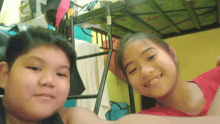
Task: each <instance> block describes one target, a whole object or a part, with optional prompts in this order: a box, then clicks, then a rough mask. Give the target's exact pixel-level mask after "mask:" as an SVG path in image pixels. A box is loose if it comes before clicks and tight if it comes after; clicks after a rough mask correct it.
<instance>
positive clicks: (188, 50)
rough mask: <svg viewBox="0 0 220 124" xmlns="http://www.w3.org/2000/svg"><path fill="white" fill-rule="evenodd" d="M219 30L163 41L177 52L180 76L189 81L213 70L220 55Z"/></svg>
mask: <svg viewBox="0 0 220 124" xmlns="http://www.w3.org/2000/svg"><path fill="white" fill-rule="evenodd" d="M219 36H220V28H217V29H212V30H208V31H203V32H198V33H193V34H188V35H184V36H179V37H174V38H169V39H165V41H166V42H167V43H168V44H169V45H171V46H173V47H174V49H176V52H177V56H178V59H179V63H180V64H179V65H180V76H181V77H182V79H183V80H191V79H193V78H195V77H196V76H198V75H199V74H201V73H204V72H206V71H207V70H209V69H211V68H214V67H215V65H216V60H217V57H218V56H219V55H220V38H219Z"/></svg>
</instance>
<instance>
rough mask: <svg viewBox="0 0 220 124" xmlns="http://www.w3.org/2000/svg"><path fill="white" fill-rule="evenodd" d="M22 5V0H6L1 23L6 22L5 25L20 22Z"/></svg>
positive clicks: (0, 18) (0, 17) (0, 19)
mask: <svg viewBox="0 0 220 124" xmlns="http://www.w3.org/2000/svg"><path fill="white" fill-rule="evenodd" d="M20 5H21V0H4V2H3V5H2V9H1V16H0V23H4V25H12V24H17V23H19V22H20V11H19V7H20Z"/></svg>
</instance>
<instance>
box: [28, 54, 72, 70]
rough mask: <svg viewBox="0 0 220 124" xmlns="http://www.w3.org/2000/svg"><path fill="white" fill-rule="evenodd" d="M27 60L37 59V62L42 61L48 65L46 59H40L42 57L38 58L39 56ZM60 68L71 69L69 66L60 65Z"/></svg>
mask: <svg viewBox="0 0 220 124" xmlns="http://www.w3.org/2000/svg"><path fill="white" fill-rule="evenodd" d="M27 59H37V60H38V61H40V62H44V63H46V61H45V60H44V59H42V58H40V57H38V56H30V57H28V58H27ZM59 67H60V68H67V69H68V70H70V67H69V66H67V65H60V66H59Z"/></svg>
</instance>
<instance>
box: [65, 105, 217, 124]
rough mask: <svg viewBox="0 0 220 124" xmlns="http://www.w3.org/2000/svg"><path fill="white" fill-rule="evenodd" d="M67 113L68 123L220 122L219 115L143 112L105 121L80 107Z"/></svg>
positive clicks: (171, 123) (198, 123)
mask: <svg viewBox="0 0 220 124" xmlns="http://www.w3.org/2000/svg"><path fill="white" fill-rule="evenodd" d="M69 114H70V116H69V117H68V121H67V122H68V124H161V123H162V124H219V122H220V116H203V117H166V116H155V115H143V114H130V115H126V116H124V117H122V118H120V119H119V120H118V121H106V120H102V119H100V118H99V117H98V116H97V115H96V114H94V113H93V112H92V111H90V110H88V109H86V108H81V107H75V108H71V109H70V111H69Z"/></svg>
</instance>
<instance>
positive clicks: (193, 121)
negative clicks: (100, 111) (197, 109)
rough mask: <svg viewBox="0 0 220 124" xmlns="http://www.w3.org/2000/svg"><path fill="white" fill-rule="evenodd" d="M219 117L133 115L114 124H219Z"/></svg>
mask: <svg viewBox="0 0 220 124" xmlns="http://www.w3.org/2000/svg"><path fill="white" fill-rule="evenodd" d="M219 122H220V117H219V116H204V117H170V116H169V117H168V116H155V115H142V114H131V115H127V116H124V117H122V118H121V119H119V120H118V121H116V122H115V123H114V124H219Z"/></svg>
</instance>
